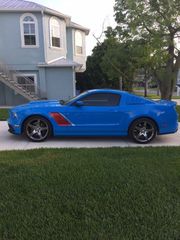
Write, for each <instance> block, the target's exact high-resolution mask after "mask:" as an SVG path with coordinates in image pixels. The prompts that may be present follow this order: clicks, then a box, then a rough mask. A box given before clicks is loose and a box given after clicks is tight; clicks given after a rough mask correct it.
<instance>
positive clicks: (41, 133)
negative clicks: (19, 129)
mask: <svg viewBox="0 0 180 240" xmlns="http://www.w3.org/2000/svg"><path fill="white" fill-rule="evenodd" d="M23 133H24V135H25V136H26V137H27V138H28V139H29V140H31V141H32V142H42V141H44V140H46V139H47V138H49V137H50V136H51V135H52V127H51V124H50V122H49V121H48V120H47V119H46V118H44V117H41V116H32V117H30V118H28V119H27V120H26V121H25V123H24V128H23Z"/></svg>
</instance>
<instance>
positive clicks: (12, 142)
mask: <svg viewBox="0 0 180 240" xmlns="http://www.w3.org/2000/svg"><path fill="white" fill-rule="evenodd" d="M150 146H152V147H160V146H180V130H178V132H177V133H175V134H170V135H162V136H157V137H156V139H155V140H154V141H153V142H151V143H149V144H145V145H141V144H136V143H134V142H133V141H131V140H130V139H129V138H124V137H123V138H122V137H113V138H110V137H107V138H105V137H101V138H100V137H98V138H97V137H91V138H90V137H89V138H88V137H83V138H82V137H81V138H79V137H73V138H72V137H66V138H65V137H61V138H60V137H59V138H57V137H56V138H52V139H49V140H47V141H45V142H41V143H33V142H29V141H28V140H26V139H25V138H24V137H22V136H15V135H12V134H10V133H9V132H8V126H7V122H0V150H27V149H36V148H99V147H102V148H104V147H150Z"/></svg>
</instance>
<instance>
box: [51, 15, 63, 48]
mask: <svg viewBox="0 0 180 240" xmlns="http://www.w3.org/2000/svg"><path fill="white" fill-rule="evenodd" d="M50 37H51V47H56V48H60V47H61V33H60V22H59V20H58V19H56V18H55V17H52V18H51V19H50Z"/></svg>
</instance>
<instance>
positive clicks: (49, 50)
mask: <svg viewBox="0 0 180 240" xmlns="http://www.w3.org/2000/svg"><path fill="white" fill-rule="evenodd" d="M51 17H53V16H52V15H47V14H45V15H44V16H43V21H44V41H45V57H46V62H49V61H51V60H54V59H57V58H60V57H66V53H67V48H66V23H65V21H64V20H63V19H61V18H58V17H56V18H57V19H58V20H59V23H60V32H61V37H62V38H61V39H60V40H61V44H62V45H61V48H55V47H51V39H50V19H51Z"/></svg>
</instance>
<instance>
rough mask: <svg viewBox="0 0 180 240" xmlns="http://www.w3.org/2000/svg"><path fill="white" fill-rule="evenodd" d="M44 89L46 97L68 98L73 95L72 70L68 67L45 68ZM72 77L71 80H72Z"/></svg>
mask: <svg viewBox="0 0 180 240" xmlns="http://www.w3.org/2000/svg"><path fill="white" fill-rule="evenodd" d="M45 73H46V89H47V98H48V99H64V100H65V99H69V98H71V97H73V96H74V95H75V89H74V84H73V83H75V81H74V72H73V69H72V68H71V67H69V68H67V67H66V68H55V67H54V68H49V67H48V68H46V69H45ZM72 79H73V82H72Z"/></svg>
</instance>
